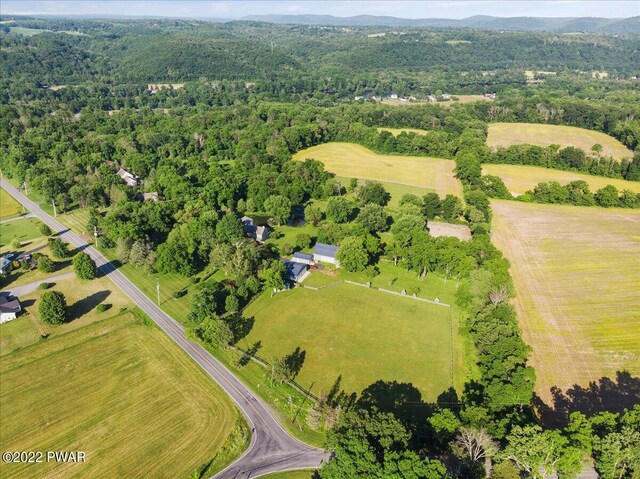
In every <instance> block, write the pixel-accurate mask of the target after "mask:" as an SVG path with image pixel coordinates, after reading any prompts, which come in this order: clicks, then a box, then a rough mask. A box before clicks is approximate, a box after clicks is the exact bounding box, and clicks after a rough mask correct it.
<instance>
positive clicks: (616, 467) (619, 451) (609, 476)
mask: <svg viewBox="0 0 640 479" xmlns="http://www.w3.org/2000/svg"><path fill="white" fill-rule="evenodd" d="M593 449H594V452H595V454H594V456H595V460H596V468H597V470H598V473H599V475H600V477H602V479H621V478H629V479H634V478H636V477H638V474H639V473H640V430H638V429H637V427H636V428H633V427H630V426H624V427H622V429H621V430H620V432H612V433H609V434H607V435H606V436H604V437H602V438H596V439H595V441H594V445H593Z"/></svg>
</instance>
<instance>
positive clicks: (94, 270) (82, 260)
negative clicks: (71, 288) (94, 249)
mask: <svg viewBox="0 0 640 479" xmlns="http://www.w3.org/2000/svg"><path fill="white" fill-rule="evenodd" d="M73 269H74V270H75V272H76V275H77V276H78V278H80V279H94V278H95V277H96V276H97V275H98V267H97V266H96V262H95V261H93V260H92V259H91V256H89V255H88V254H87V253H83V252H80V253H78V254H77V255H76V256H75V257H74V258H73Z"/></svg>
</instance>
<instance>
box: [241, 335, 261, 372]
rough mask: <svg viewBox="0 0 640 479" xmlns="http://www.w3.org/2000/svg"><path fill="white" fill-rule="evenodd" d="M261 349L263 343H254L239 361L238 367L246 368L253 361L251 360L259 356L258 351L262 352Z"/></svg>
mask: <svg viewBox="0 0 640 479" xmlns="http://www.w3.org/2000/svg"><path fill="white" fill-rule="evenodd" d="M260 348H262V341H256V342H255V343H253V344H252V345H251V347H250V348H249V349H247V350H246V351H244V354H243V355H242V357H241V358H240V359H239V360H238V365H239V366H246V365H247V364H249V361H251V358H253V357H255V355H256V354H258V351H260Z"/></svg>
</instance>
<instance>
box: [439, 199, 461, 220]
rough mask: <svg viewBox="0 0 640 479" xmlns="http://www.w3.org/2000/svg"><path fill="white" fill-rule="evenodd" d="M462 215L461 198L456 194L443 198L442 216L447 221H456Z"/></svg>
mask: <svg viewBox="0 0 640 479" xmlns="http://www.w3.org/2000/svg"><path fill="white" fill-rule="evenodd" d="M460 215H462V203H461V202H460V198H458V197H457V196H454V195H447V196H445V198H444V200H442V218H443V219H444V220H446V221H456V220H457V219H458V218H459V217H460Z"/></svg>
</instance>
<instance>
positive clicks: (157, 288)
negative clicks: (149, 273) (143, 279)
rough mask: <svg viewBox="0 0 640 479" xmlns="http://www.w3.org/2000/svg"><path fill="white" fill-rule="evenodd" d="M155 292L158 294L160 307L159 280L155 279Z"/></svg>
mask: <svg viewBox="0 0 640 479" xmlns="http://www.w3.org/2000/svg"><path fill="white" fill-rule="evenodd" d="M156 292H157V293H158V306H160V280H159V279H156Z"/></svg>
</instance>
